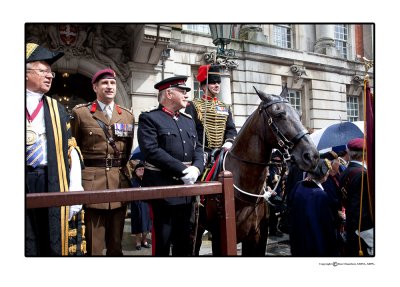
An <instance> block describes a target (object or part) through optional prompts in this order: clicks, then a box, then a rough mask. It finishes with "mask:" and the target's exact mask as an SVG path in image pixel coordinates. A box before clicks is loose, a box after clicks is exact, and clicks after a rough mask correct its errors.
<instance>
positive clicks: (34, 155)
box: [25, 43, 374, 256]
mask: <svg viewBox="0 0 400 287" xmlns="http://www.w3.org/2000/svg"><path fill="white" fill-rule="evenodd" d="M62 56H63V53H61V52H52V51H50V50H48V49H46V48H44V47H42V46H39V45H37V44H33V43H28V44H27V45H26V125H27V128H26V129H27V136H26V193H37V192H68V191H69V190H72V191H81V192H84V191H90V190H107V189H120V188H127V187H152V186H167V185H179V184H186V185H191V184H194V183H195V182H196V181H198V180H200V179H203V180H207V179H206V177H207V176H206V175H207V172H208V169H207V167H208V166H209V164H210V161H211V160H212V159H211V157H212V153H213V150H214V149H220V150H222V151H223V150H229V149H230V148H231V146H232V143H233V142H234V140H235V138H236V136H237V131H236V127H235V124H234V122H233V116H232V112H231V110H230V108H229V106H228V105H226V104H225V103H223V102H222V101H220V100H219V99H218V95H219V94H220V91H221V90H220V84H221V77H220V75H219V72H218V67H215V66H211V65H205V66H200V68H199V71H198V76H197V80H198V81H199V83H200V87H201V89H202V90H203V92H204V95H203V96H202V97H201V98H199V99H194V100H193V101H191V102H189V100H188V98H189V97H188V94H187V93H188V92H189V91H190V90H191V88H190V87H188V86H187V85H186V81H187V77H186V76H175V77H170V78H167V79H164V80H162V81H160V82H158V83H156V84H155V85H154V88H155V89H156V90H157V92H158V103H159V105H158V106H156V107H154V108H151V109H149V110H147V111H143V112H142V113H141V114H140V116H139V118H138V130H137V141H138V144H139V147H140V150H141V153H142V155H143V157H144V159H145V160H144V161H132V160H131V151H132V145H133V139H134V125H135V118H134V115H133V114H132V112H131V111H130V110H128V109H126V108H124V107H122V106H120V105H118V104H116V103H115V101H114V100H115V96H116V90H117V87H116V85H117V79H116V73H115V71H114V70H112V69H110V68H106V69H102V70H99V71H98V72H97V73H95V74H94V75H93V77H92V88H93V90H94V92H95V94H96V100H94V101H93V102H89V103H87V104H81V105H77V106H76V107H74V108H73V110H72V116H70V115H68V114H67V112H66V110H65V108H64V107H63V106H62V105H61V104H59V103H58V102H57V101H55V100H54V99H52V98H50V97H48V96H46V93H47V92H48V91H49V90H50V88H51V84H52V80H53V78H54V77H55V73H54V72H52V71H51V65H52V64H53V63H54V62H55V61H57V60H58V59H60V58H61V57H62ZM183 110H185V112H183ZM216 123H217V124H216ZM347 148H348V150H347V154H348V156H349V162H347V161H346V160H344V159H343V158H344V156H343V155H342V157H339V156H338V155H337V154H336V153H335V152H333V151H331V152H327V153H324V154H321V155H320V160H319V162H318V165H317V167H316V169H315V170H314V171H313V172H309V173H308V174H307V175H306V176H305V177H304V175H303V172H302V171H299V170H296V167H295V166H294V165H292V166H289V167H286V166H284V165H283V164H282V163H283V158H282V154H280V153H279V151H275V152H274V153H273V154H272V157H271V162H273V163H274V164H272V165H271V166H270V168H269V176H268V180H267V185H269V186H272V185H274V184H276V183H277V182H280V186H279V187H278V188H276V189H274V190H275V193H274V194H273V195H272V196H271V198H269V200H268V203H269V204H270V205H271V209H270V210H271V212H270V226H269V233H270V235H275V236H280V235H282V233H283V232H285V233H289V236H290V246H291V254H292V255H293V256H358V255H364V256H368V255H370V256H371V255H374V251H373V247H374V243H373V240H374V231H373V230H374V221H373V218H372V217H371V213H370V212H369V207H370V205H371V202H369V197H368V190H367V188H368V187H367V175H366V168H367V167H366V165H365V164H363V160H362V159H363V154H362V152H363V139H354V140H352V141H350V142H349V143H348V145H347ZM282 168H284V170H283V171H282ZM203 172H204V174H203ZM282 176H284V180H278V178H279V177H282ZM303 178H304V179H303ZM360 191H362V192H361V193H360ZM203 203H204V202H203ZM129 205H130V217H131V227H132V228H131V233H132V236H133V239H132V240H134V245H135V248H136V250H141V248H150V247H152V254H153V255H155V256H169V255H170V254H172V256H193V255H197V256H198V255H199V250H200V246H201V238H202V235H203V233H204V232H205V230H209V232H210V233H211V234H212V235H213V252H214V255H217V256H218V255H220V254H218V251H217V250H218V249H217V248H214V245H215V243H218V240H219V238H218V234H219V233H218V232H217V231H218V230H217V229H218V226H216V225H215V224H214V225H213V224H212V223H211V224H210V222H208V223H207V222H205V220H204V218H205V213H204V209H202V208H201V206H202V204H201V201H200V200H199V199H196V198H195V197H192V196H187V197H173V198H164V199H157V200H151V201H149V202H147V201H133V202H130V203H129V202H108V203H100V204H85V205H83V206H82V205H73V206H64V207H50V208H37V209H28V210H27V212H26V213H25V255H26V256H64V255H88V256H103V255H104V254H105V255H107V256H122V255H123V252H122V237H123V230H124V225H125V219H126V217H127V210H128V206H129ZM194 215H196V216H197V217H196V216H194ZM199 219H200V220H199ZM284 221H285V222H286V228H285V229H283V222H284ZM82 225H85V228H82ZM149 233H151V236H152V241H151V244H150V243H149V242H148V238H147V237H148V235H149ZM151 245H153V246H151Z"/></svg>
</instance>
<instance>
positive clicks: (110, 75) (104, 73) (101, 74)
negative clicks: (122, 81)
mask: <svg viewBox="0 0 400 287" xmlns="http://www.w3.org/2000/svg"><path fill="white" fill-rule="evenodd" d="M105 78H107V79H115V72H114V71H113V70H111V69H110V68H108V69H103V70H100V71H98V72H97V73H96V74H94V76H93V78H92V84H94V83H96V82H97V81H99V80H101V79H105Z"/></svg>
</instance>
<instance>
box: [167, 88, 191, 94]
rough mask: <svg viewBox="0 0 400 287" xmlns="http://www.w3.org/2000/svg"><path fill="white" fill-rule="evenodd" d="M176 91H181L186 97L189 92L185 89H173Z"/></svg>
mask: <svg viewBox="0 0 400 287" xmlns="http://www.w3.org/2000/svg"><path fill="white" fill-rule="evenodd" d="M172 89H173V90H175V91H179V92H181V93H182V94H183V95H186V93H187V91H186V90H183V89H179V88H171V90H172Z"/></svg>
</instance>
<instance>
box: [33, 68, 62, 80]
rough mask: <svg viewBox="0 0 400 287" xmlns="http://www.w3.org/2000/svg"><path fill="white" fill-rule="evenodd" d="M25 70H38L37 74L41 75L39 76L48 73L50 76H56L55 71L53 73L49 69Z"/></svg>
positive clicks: (44, 75)
mask: <svg viewBox="0 0 400 287" xmlns="http://www.w3.org/2000/svg"><path fill="white" fill-rule="evenodd" d="M27 70H28V71H29V70H32V71H38V74H39V76H41V77H46V76H47V75H48V74H51V76H52V77H53V78H55V77H56V73H54V72H52V71H49V70H43V69H27Z"/></svg>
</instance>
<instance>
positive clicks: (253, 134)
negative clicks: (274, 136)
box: [226, 115, 272, 193]
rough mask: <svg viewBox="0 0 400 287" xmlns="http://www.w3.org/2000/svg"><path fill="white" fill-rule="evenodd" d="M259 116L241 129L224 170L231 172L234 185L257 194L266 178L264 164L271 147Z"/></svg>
mask: <svg viewBox="0 0 400 287" xmlns="http://www.w3.org/2000/svg"><path fill="white" fill-rule="evenodd" d="M261 120H262V119H261V118H260V116H259V115H253V116H252V117H251V118H249V121H247V122H246V124H245V125H244V126H243V127H242V129H241V130H240V132H239V135H238V137H237V138H236V140H235V143H234V145H233V146H232V149H231V151H230V153H231V154H233V155H231V156H228V157H227V159H226V169H227V170H230V171H232V174H233V179H234V183H235V185H237V186H238V187H239V188H243V189H248V190H249V192H253V193H255V192H258V191H259V190H260V189H261V188H262V186H263V183H264V181H265V179H266V177H267V172H266V163H268V161H269V158H270V156H271V151H272V147H271V146H270V144H269V143H268V141H267V138H268V137H267V136H266V135H265V134H260V133H265V132H266V128H265V126H264V125H263V122H262V121H261Z"/></svg>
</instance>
